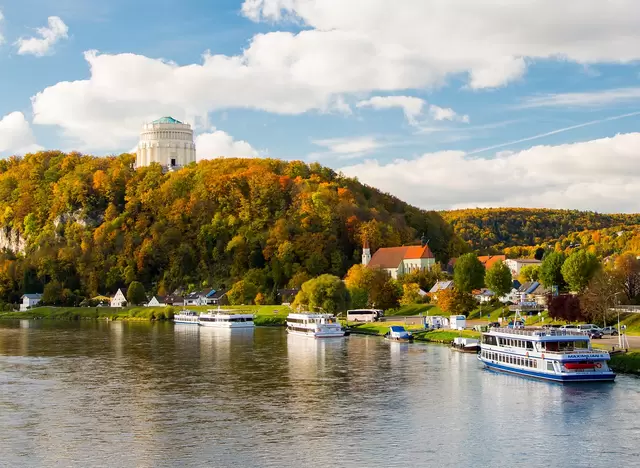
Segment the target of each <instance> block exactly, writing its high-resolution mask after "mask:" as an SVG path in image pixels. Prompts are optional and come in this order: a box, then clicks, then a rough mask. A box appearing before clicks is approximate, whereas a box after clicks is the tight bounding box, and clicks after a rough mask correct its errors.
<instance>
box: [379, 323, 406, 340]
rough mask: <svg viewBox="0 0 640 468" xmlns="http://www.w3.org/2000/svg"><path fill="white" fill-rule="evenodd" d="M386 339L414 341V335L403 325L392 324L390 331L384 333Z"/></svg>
mask: <svg viewBox="0 0 640 468" xmlns="http://www.w3.org/2000/svg"><path fill="white" fill-rule="evenodd" d="M384 339H385V340H389V341H405V342H406V341H413V335H412V334H411V333H410V332H408V331H407V330H405V328H404V327H403V326H401V325H392V326H390V327H389V331H388V332H387V333H386V334H385V335H384Z"/></svg>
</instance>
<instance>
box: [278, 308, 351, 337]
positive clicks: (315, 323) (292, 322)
mask: <svg viewBox="0 0 640 468" xmlns="http://www.w3.org/2000/svg"><path fill="white" fill-rule="evenodd" d="M287 332H288V333H290V334H292V335H302V336H310V337H313V338H338V337H341V336H345V331H344V330H343V328H342V327H341V326H340V323H339V322H338V320H337V319H336V317H335V316H334V315H332V314H314V313H310V312H309V313H294V314H289V315H288V316H287Z"/></svg>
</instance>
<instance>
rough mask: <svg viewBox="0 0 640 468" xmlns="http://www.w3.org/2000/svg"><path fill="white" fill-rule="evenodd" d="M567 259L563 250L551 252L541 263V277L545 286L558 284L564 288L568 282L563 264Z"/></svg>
mask: <svg viewBox="0 0 640 468" xmlns="http://www.w3.org/2000/svg"><path fill="white" fill-rule="evenodd" d="M565 260H566V257H565V255H564V254H563V253H562V252H551V253H550V254H549V255H547V256H546V257H545V258H544V260H543V261H542V265H540V274H539V277H540V281H541V282H542V284H543V285H544V286H545V287H547V288H550V287H552V286H558V288H560V289H564V287H565V285H566V283H565V280H564V277H563V275H562V265H564V262H565Z"/></svg>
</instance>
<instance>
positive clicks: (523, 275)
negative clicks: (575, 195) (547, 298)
mask: <svg viewBox="0 0 640 468" xmlns="http://www.w3.org/2000/svg"><path fill="white" fill-rule="evenodd" d="M518 279H519V280H520V282H521V283H525V282H527V281H538V280H539V279H540V267H539V266H538V265H526V266H524V267H522V269H521V270H520V275H519V276H518Z"/></svg>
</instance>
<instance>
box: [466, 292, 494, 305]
mask: <svg viewBox="0 0 640 468" xmlns="http://www.w3.org/2000/svg"><path fill="white" fill-rule="evenodd" d="M471 294H472V295H473V298H474V299H475V300H476V301H478V303H480V304H486V303H488V302H491V299H493V298H494V296H495V295H496V294H495V293H494V292H493V291H491V290H490V289H487V288H482V289H476V290H474V291H472V292H471Z"/></svg>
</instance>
